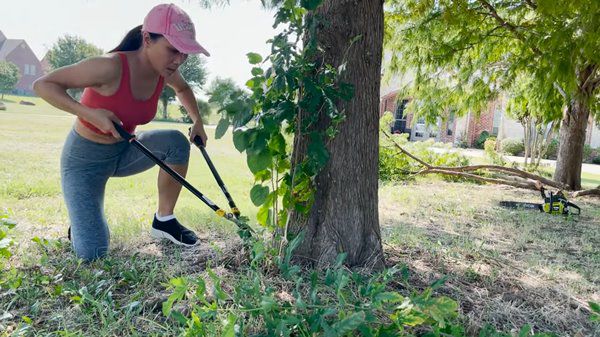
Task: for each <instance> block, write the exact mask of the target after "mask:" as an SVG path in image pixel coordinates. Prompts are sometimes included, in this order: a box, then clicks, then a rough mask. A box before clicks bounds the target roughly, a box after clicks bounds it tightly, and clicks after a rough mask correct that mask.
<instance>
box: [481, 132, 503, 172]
mask: <svg viewBox="0 0 600 337" xmlns="http://www.w3.org/2000/svg"><path fill="white" fill-rule="evenodd" d="M483 147H484V150H485V154H486V156H487V157H488V158H489V159H490V160H491V161H492V164H494V165H500V166H504V165H505V164H506V161H505V160H504V158H503V157H502V156H501V155H500V154H499V153H498V152H496V137H489V138H488V139H487V140H486V141H485V143H484V145H483Z"/></svg>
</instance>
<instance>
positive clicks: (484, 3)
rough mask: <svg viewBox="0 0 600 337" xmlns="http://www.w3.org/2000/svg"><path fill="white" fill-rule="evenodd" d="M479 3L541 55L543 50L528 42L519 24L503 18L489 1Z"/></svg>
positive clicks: (480, 0)
mask: <svg viewBox="0 0 600 337" xmlns="http://www.w3.org/2000/svg"><path fill="white" fill-rule="evenodd" d="M478 1H479V3H480V4H481V5H482V6H483V7H485V8H486V9H487V10H488V13H489V15H491V16H492V17H493V18H494V19H495V20H496V21H498V23H500V25H501V26H503V27H506V28H507V29H508V30H510V31H511V32H512V33H513V34H514V35H515V36H516V37H517V38H518V39H519V40H520V41H521V42H523V43H524V44H525V45H526V46H529V48H531V50H532V51H533V52H534V53H535V54H536V55H541V54H542V53H541V51H540V50H539V49H538V48H537V47H535V46H532V45H530V44H529V43H528V41H527V39H525V37H524V36H523V34H521V33H520V32H519V30H518V29H517V26H516V25H514V24H512V23H510V22H508V21H506V20H505V19H503V18H502V17H501V16H500V15H499V14H498V12H497V11H496V8H494V6H492V5H491V4H490V3H489V2H487V1H486V0H478Z"/></svg>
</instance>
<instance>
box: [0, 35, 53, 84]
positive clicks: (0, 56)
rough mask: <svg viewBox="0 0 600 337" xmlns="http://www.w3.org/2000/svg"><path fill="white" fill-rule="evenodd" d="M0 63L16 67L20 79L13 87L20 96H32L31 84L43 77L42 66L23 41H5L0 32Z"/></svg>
mask: <svg viewBox="0 0 600 337" xmlns="http://www.w3.org/2000/svg"><path fill="white" fill-rule="evenodd" d="M0 61H9V62H12V63H14V64H16V65H17V67H18V68H19V73H20V75H21V78H20V79H19V82H17V85H16V87H15V92H16V93H17V94H20V95H33V82H34V81H35V80H37V79H38V78H39V77H41V76H42V75H43V73H42V65H41V63H40V61H39V60H38V58H37V56H35V54H34V53H33V51H32V50H31V48H30V47H29V45H27V42H25V40H21V39H7V38H6V36H5V35H4V34H3V33H2V31H0Z"/></svg>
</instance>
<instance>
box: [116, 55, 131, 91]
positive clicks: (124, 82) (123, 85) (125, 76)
mask: <svg viewBox="0 0 600 337" xmlns="http://www.w3.org/2000/svg"><path fill="white" fill-rule="evenodd" d="M117 55H119V58H120V59H121V81H120V82H119V89H118V90H117V92H118V93H119V94H123V93H124V94H126V95H129V94H130V92H129V86H130V84H129V62H127V55H125V54H123V53H117Z"/></svg>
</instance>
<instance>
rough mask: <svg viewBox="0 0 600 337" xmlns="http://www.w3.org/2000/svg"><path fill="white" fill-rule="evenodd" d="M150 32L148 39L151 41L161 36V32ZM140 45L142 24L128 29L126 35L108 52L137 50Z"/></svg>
mask: <svg viewBox="0 0 600 337" xmlns="http://www.w3.org/2000/svg"><path fill="white" fill-rule="evenodd" d="M148 34H150V39H152V41H156V40H158V39H159V38H160V37H162V35H161V34H156V33H148ZM141 46H142V25H139V26H137V27H135V28H133V29H132V30H130V31H129V32H128V33H127V35H125V37H124V38H123V40H122V41H121V43H119V45H118V46H116V47H115V48H114V49H113V50H111V51H109V53H114V52H116V51H132V50H138V49H140V47H141Z"/></svg>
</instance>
